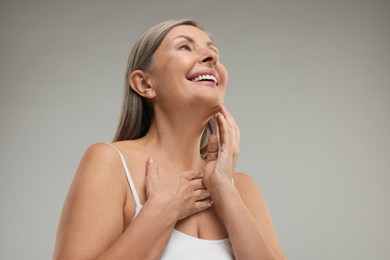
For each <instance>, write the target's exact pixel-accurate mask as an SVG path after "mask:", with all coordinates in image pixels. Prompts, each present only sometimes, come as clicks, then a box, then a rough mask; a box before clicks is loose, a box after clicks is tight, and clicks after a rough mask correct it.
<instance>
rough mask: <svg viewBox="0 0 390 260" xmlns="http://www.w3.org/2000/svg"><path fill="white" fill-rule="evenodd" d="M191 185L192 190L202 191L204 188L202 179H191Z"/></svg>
mask: <svg viewBox="0 0 390 260" xmlns="http://www.w3.org/2000/svg"><path fill="white" fill-rule="evenodd" d="M191 185H192V187H193V188H194V190H202V189H204V188H205V186H204V183H203V179H193V180H191Z"/></svg>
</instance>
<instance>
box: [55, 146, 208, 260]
mask: <svg viewBox="0 0 390 260" xmlns="http://www.w3.org/2000/svg"><path fill="white" fill-rule="evenodd" d="M146 174H147V175H146V189H147V194H148V199H147V201H146V202H145V204H144V206H143V208H142V210H141V211H140V213H139V214H138V215H137V217H136V218H135V219H134V220H133V221H132V222H131V223H130V224H129V225H128V227H127V228H126V230H123V225H124V220H123V207H124V205H125V200H126V196H127V195H126V194H127V191H128V187H127V180H126V177H125V175H124V174H123V168H122V165H121V163H120V161H119V158H118V154H117V153H116V152H115V151H114V150H113V149H112V148H111V147H109V146H108V145H106V144H95V145H92V146H91V147H90V148H89V149H88V150H87V151H86V153H85V154H84V156H83V158H82V160H81V162H80V166H79V168H78V170H77V173H76V175H75V178H74V180H73V183H72V185H71V188H70V190H69V193H68V196H67V199H66V201H65V205H64V208H63V212H62V216H61V220H60V224H59V227H58V232H57V241H56V247H55V252H54V259H159V258H160V256H161V254H162V253H163V251H164V249H165V246H166V244H167V242H168V240H169V237H170V234H171V232H172V229H173V227H174V225H175V223H176V221H177V220H178V219H179V218H182V217H183V216H184V217H185V216H187V215H190V214H193V213H195V212H197V211H200V210H203V209H205V208H207V207H209V204H208V203H207V202H208V201H207V200H206V201H202V202H199V201H198V200H201V199H204V198H205V197H207V196H208V194H206V193H204V192H202V191H200V190H199V187H197V186H196V185H198V184H199V183H201V182H199V178H200V174H199V173H197V172H188V173H187V175H185V176H186V177H187V179H180V178H179V177H178V176H177V175H174V174H172V175H171V176H169V178H167V177H160V176H159V174H158V170H157V164H156V163H155V162H153V160H148V163H147V165H146ZM194 190H196V191H194ZM133 203H134V202H133ZM133 205H134V204H133ZM183 205H184V206H183ZM134 206H135V205H134ZM151 245H153V246H151Z"/></svg>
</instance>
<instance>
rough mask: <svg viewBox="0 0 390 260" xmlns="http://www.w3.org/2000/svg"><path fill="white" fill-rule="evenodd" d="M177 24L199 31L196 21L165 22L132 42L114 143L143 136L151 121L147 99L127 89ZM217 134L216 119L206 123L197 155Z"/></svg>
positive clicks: (145, 69) (203, 153) (149, 62)
mask: <svg viewBox="0 0 390 260" xmlns="http://www.w3.org/2000/svg"><path fill="white" fill-rule="evenodd" d="M179 25H191V26H194V27H196V28H199V29H201V30H204V29H203V27H202V26H201V25H200V24H199V23H198V22H197V21H195V20H191V19H182V20H168V21H164V22H162V23H159V24H157V25H155V26H154V27H152V28H150V29H149V30H148V31H146V32H145V33H144V34H143V35H142V36H141V37H140V38H139V39H138V41H137V42H136V43H135V45H134V47H133V49H132V50H131V52H130V55H129V59H128V62H127V69H126V74H125V84H124V93H123V100H122V110H121V114H120V117H119V122H118V126H117V129H116V133H115V137H114V140H113V141H123V140H134V139H138V138H141V137H143V136H144V135H145V134H146V133H147V132H148V131H149V128H150V125H151V123H152V121H153V108H152V106H151V105H150V104H149V102H148V100H146V99H145V98H143V97H141V96H140V95H138V93H136V92H135V91H134V90H133V89H132V88H131V86H130V75H131V73H132V72H133V71H135V70H143V71H147V70H148V69H150V67H151V65H152V63H153V54H154V53H155V51H156V50H157V48H158V47H159V46H160V44H161V42H162V41H163V40H164V38H165V36H166V35H167V34H168V32H169V31H170V30H172V29H173V28H174V27H176V26H179ZM216 132H217V125H216V120H215V117H213V118H212V119H211V120H210V121H209V122H208V124H207V126H206V128H205V130H204V132H203V135H202V139H201V145H200V153H201V154H202V156H205V155H206V149H207V140H208V137H209V136H210V134H211V133H216Z"/></svg>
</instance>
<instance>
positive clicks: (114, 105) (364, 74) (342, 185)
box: [0, 0, 390, 260]
mask: <svg viewBox="0 0 390 260" xmlns="http://www.w3.org/2000/svg"><path fill="white" fill-rule="evenodd" d="M184 17H192V18H196V19H199V20H200V21H201V22H202V23H203V24H204V25H205V26H206V29H208V30H209V31H211V32H212V33H213V35H214V38H215V40H216V42H217V44H218V45H219V48H220V51H221V53H222V56H221V59H222V62H224V63H225V65H226V67H227V68H228V70H229V76H230V82H229V87H228V93H227V97H226V105H227V107H228V108H229V109H230V111H231V112H232V114H233V115H234V116H235V118H236V120H237V122H238V124H239V126H240V128H241V131H242V143H241V156H240V161H239V164H238V170H240V171H242V172H246V173H248V174H250V175H251V176H253V178H254V179H255V180H256V182H257V183H258V185H259V186H260V188H261V190H262V192H263V195H264V197H265V199H266V201H267V202H268V204H269V207H270V209H271V212H272V215H273V218H274V222H275V226H276V229H277V231H278V234H279V237H280V241H281V243H282V245H283V247H284V249H285V251H286V253H287V255H288V256H289V258H290V259H301V260H302V259H308V260H313V259H317V260H318V259H390V253H389V250H388V245H389V241H390V227H389V219H390V203H389V195H390V191H389V188H388V186H389V183H390V177H389V174H390V116H389V113H390V71H389V70H390V29H389V28H390V27H389V25H390V2H389V1H376V0H371V1H369V0H368V1H352V0H351V1H348V0H337V1H318V0H317V1H316V0H314V1H309V0H307V1H304V0H290V1H287V0H285V1H274V0H272V1H271V0H269V1H234V2H233V1H204V0H197V1H187V2H186V1H179V0H176V1H175V0H171V1H160V2H157V1H156V2H153V1H137V2H134V1H102V0H95V1H92V0H88V1H73V0H72V1H47V0H46V1H45V0H41V1H39V0H38V1H26V0H25V1H20V0H13V1H11V0H9V1H1V4H0V35H1V36H0V37H1V38H0V44H1V48H0V86H1V95H0V120H1V121H0V122H1V123H0V124H1V132H0V174H1V176H0V194H1V199H0V209H1V216H0V240H1V241H0V259H50V258H51V255H52V251H53V246H54V239H55V232H56V227H57V223H58V220H59V215H60V211H61V208H62V204H63V201H64V198H65V195H66V193H67V190H68V187H69V185H70V182H71V179H72V177H73V174H74V172H75V170H76V167H77V165H78V163H79V160H80V157H81V156H82V154H83V152H84V151H85V149H86V148H87V147H88V146H89V145H91V144H93V143H95V142H99V141H106V142H107V141H110V140H111V138H112V137H113V134H114V130H115V127H116V123H117V119H118V114H119V110H120V103H121V95H122V85H123V76H124V70H125V65H126V59H127V55H128V53H129V51H130V48H131V46H132V44H133V43H134V41H135V40H136V39H137V38H138V37H139V36H140V34H141V33H142V32H144V31H145V30H146V29H148V28H149V27H150V26H152V25H154V24H156V23H158V22H160V21H162V20H165V19H168V18H184Z"/></svg>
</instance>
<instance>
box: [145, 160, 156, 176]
mask: <svg viewBox="0 0 390 260" xmlns="http://www.w3.org/2000/svg"><path fill="white" fill-rule="evenodd" d="M146 175H147V176H148V175H150V176H159V174H158V166H157V162H156V161H155V160H154V159H153V158H148V159H147V160H146Z"/></svg>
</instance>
